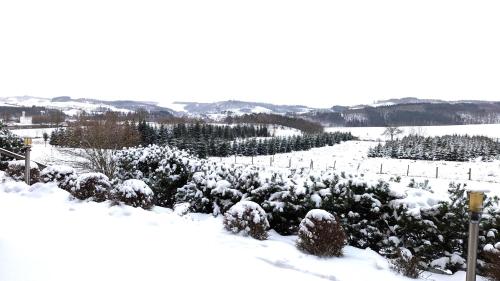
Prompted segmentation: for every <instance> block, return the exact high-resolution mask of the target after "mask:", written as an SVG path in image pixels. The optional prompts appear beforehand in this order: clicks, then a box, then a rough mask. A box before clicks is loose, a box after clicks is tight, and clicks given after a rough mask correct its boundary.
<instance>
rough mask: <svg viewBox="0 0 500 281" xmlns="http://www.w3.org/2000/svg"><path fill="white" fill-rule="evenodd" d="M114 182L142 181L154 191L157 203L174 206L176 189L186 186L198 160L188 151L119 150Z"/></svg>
mask: <svg viewBox="0 0 500 281" xmlns="http://www.w3.org/2000/svg"><path fill="white" fill-rule="evenodd" d="M114 158H115V161H116V172H115V175H114V179H113V183H114V184H118V183H121V182H123V181H125V180H129V179H138V180H143V181H144V182H145V183H146V184H147V185H148V186H150V187H151V189H152V190H153V192H154V204H155V205H159V206H163V207H173V205H174V203H175V194H176V193H177V189H178V188H180V187H182V186H184V185H185V184H186V183H187V180H188V178H189V176H190V175H191V174H192V173H193V169H194V168H193V167H196V166H197V165H196V163H197V162H198V161H199V160H198V159H197V158H195V157H193V156H192V155H190V154H188V153H187V152H185V151H181V150H178V149H176V148H172V147H169V146H157V145H150V146H147V147H136V148H129V149H124V150H121V151H118V152H117V153H116V155H115V157H114Z"/></svg>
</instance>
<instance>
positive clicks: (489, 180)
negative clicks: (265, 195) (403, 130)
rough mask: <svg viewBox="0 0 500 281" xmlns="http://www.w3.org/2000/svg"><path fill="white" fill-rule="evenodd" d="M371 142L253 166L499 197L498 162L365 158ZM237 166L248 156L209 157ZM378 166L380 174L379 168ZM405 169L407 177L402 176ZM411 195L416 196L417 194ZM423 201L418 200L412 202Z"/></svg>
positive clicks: (247, 161)
mask: <svg viewBox="0 0 500 281" xmlns="http://www.w3.org/2000/svg"><path fill="white" fill-rule="evenodd" d="M377 144H378V142H375V141H347V142H343V143H341V144H337V145H334V146H326V147H321V148H313V149H311V150H309V151H296V152H291V153H282V154H276V155H274V156H269V155H267V156H255V157H253V163H254V165H256V166H259V167H266V168H271V167H272V168H273V169H277V170H288V169H289V167H290V168H291V169H310V166H311V161H312V162H313V170H314V171H321V170H325V169H327V168H329V169H333V168H334V167H335V170H338V171H345V172H346V173H347V174H358V173H359V174H365V175H370V177H372V178H373V180H374V181H376V180H377V179H379V178H380V179H384V180H386V181H389V180H390V179H391V178H392V179H393V180H394V179H396V178H397V177H400V178H401V184H402V186H408V185H409V184H410V182H411V181H412V180H414V181H415V182H416V183H417V184H422V185H424V186H425V185H426V186H428V187H430V188H431V189H432V190H433V192H434V193H435V195H432V197H433V198H434V197H435V198H439V196H441V197H443V196H444V198H446V197H447V196H448V195H447V189H448V185H449V183H450V182H456V183H463V184H467V188H468V189H469V190H490V191H491V192H490V194H491V195H499V196H500V189H498V188H497V185H498V184H499V183H500V172H498V171H500V160H494V161H490V162H482V161H471V162H451V161H424V160H407V159H390V158H368V156H367V153H368V149H369V148H370V147H373V146H376V145H377ZM235 159H236V163H237V164H241V165H248V166H251V163H252V157H242V156H237V157H234V156H230V157H223V158H219V157H211V158H210V160H211V161H217V162H223V163H226V164H234V163H235ZM381 164H382V168H383V169H382V174H380V165H381ZM408 166H409V168H410V170H409V176H406V174H407V172H408V170H407V169H408ZM436 167H438V169H439V177H438V178H436ZM469 169H471V170H472V180H468V178H469V175H468V172H469ZM410 195H412V196H415V197H418V196H419V193H418V191H415V192H414V193H413V194H410ZM420 200H425V199H423V198H421V199H418V201H416V202H415V203H417V202H419V201H420Z"/></svg>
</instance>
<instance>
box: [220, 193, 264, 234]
mask: <svg viewBox="0 0 500 281" xmlns="http://www.w3.org/2000/svg"><path fill="white" fill-rule="evenodd" d="M224 228H225V229H226V230H228V231H231V232H232V233H242V234H243V235H249V236H251V237H253V238H255V239H258V240H265V239H267V230H268V229H269V222H268V221H267V218H266V212H265V211H264V210H263V209H262V208H261V207H260V206H259V204H257V203H255V202H252V201H241V202H238V203H237V204H235V205H234V206H232V207H231V208H230V209H229V210H228V211H227V212H226V214H225V215H224Z"/></svg>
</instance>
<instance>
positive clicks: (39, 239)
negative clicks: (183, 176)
mask: <svg viewBox="0 0 500 281" xmlns="http://www.w3.org/2000/svg"><path fill="white" fill-rule="evenodd" d="M0 221H1V222H2V225H1V226H2V229H1V231H0V280H2V281H31V280H36V281H59V280H61V281H63V280H64V281H66V280H72V281H78V280H82V281H83V280H85V281H87V280H95V281H100V280H120V281H127V280H134V281H135V280H151V281H152V280H300V281H303V280H337V281H350V280H352V281H354V280H370V281H377V280H380V281H391V280H395V281H402V280H412V279H408V278H404V277H402V276H400V275H396V274H395V273H393V272H392V271H391V270H390V269H389V265H388V262H387V260H385V259H384V258H383V257H381V256H379V255H378V254H377V253H375V252H373V251H371V250H369V249H368V250H361V249H357V248H353V247H349V246H348V247H346V248H345V250H344V256H343V257H340V258H317V257H314V256H311V255H307V254H304V253H302V252H300V251H298V250H297V249H296V247H295V240H296V237H295V236H287V237H284V236H281V235H279V234H277V233H276V232H273V231H271V233H270V237H269V239H268V240H266V241H258V240H255V239H252V238H248V237H242V236H237V235H233V234H230V233H228V232H226V231H225V230H224V229H223V226H222V220H221V218H220V217H219V218H213V217H211V216H209V215H200V214H188V215H185V216H179V215H177V214H176V213H175V212H173V211H172V210H170V209H165V208H159V207H155V208H153V210H151V211H145V210H142V209H139V208H132V207H128V206H110V204H109V203H108V202H104V203H94V202H81V201H79V200H71V199H70V198H69V194H68V193H67V192H66V191H64V190H61V189H59V188H57V187H56V186H55V185H54V184H35V185H33V186H31V187H28V186H26V185H25V184H24V183H15V182H11V181H9V180H7V181H6V179H5V177H4V176H3V173H2V172H0ZM422 277H423V278H424V279H425V280H435V281H448V280H449V281H455V280H456V281H458V280H464V279H465V273H464V272H457V273H456V274H455V275H453V276H445V275H437V274H431V273H424V275H423V276H422ZM478 280H484V279H482V278H479V279H478Z"/></svg>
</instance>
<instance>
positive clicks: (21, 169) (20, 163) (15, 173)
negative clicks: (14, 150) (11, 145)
mask: <svg viewBox="0 0 500 281" xmlns="http://www.w3.org/2000/svg"><path fill="white" fill-rule="evenodd" d="M25 172H26V162H25V161H24V160H12V161H9V162H8V165H7V169H6V170H5V173H6V174H7V175H8V176H9V177H11V178H13V179H14V180H16V181H24V174H25ZM38 181H40V169H39V168H38V165H37V164H36V163H35V162H31V163H30V183H31V184H33V183H37V182H38Z"/></svg>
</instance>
